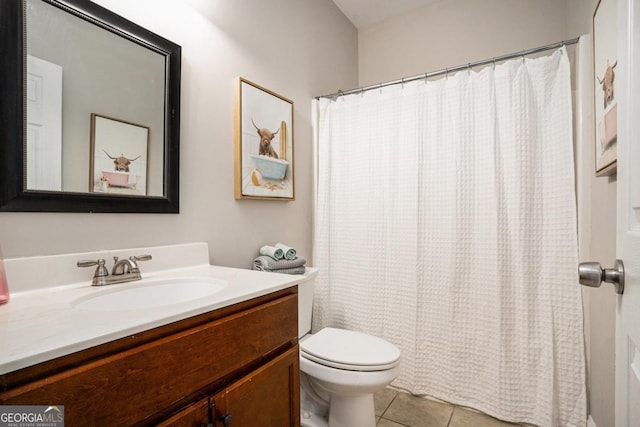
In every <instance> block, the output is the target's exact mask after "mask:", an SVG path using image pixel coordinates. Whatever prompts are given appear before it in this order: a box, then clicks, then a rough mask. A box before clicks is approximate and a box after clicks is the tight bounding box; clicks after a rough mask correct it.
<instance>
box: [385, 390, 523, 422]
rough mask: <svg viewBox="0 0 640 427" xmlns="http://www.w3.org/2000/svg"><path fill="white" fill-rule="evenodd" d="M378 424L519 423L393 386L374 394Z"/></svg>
mask: <svg viewBox="0 0 640 427" xmlns="http://www.w3.org/2000/svg"><path fill="white" fill-rule="evenodd" d="M374 397H375V407H376V419H377V420H378V422H377V427H508V426H512V427H513V426H518V424H511V423H507V422H504V421H500V420H498V419H495V418H493V417H490V416H488V415H485V414H482V413H479V412H475V411H471V410H468V409H465V408H463V407H460V406H454V405H450V404H448V403H442V402H436V401H434V400H429V399H425V398H422V397H416V396H412V395H410V394H408V393H405V392H402V391H397V390H394V389H392V388H385V389H384V390H382V391H380V392H378V393H376V394H375V396H374Z"/></svg>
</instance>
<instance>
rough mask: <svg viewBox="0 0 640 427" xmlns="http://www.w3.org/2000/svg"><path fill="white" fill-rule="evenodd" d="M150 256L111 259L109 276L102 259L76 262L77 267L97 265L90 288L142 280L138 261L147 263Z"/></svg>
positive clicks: (115, 257)
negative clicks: (111, 265) (111, 266)
mask: <svg viewBox="0 0 640 427" xmlns="http://www.w3.org/2000/svg"><path fill="white" fill-rule="evenodd" d="M150 259H151V255H138V256H130V257H129V258H123V259H119V258H118V257H117V256H114V257H113V268H112V269H111V275H109V270H107V267H106V265H105V263H106V262H105V260H104V259H99V260H95V261H94V260H91V259H88V260H82V261H78V262H77V264H76V265H77V266H78V267H91V266H94V265H97V268H96V271H95V273H94V274H93V280H92V281H91V285H92V286H104V285H112V284H114V283H124V282H132V281H134V280H140V279H142V275H141V274H140V267H139V266H138V261H149V260H150Z"/></svg>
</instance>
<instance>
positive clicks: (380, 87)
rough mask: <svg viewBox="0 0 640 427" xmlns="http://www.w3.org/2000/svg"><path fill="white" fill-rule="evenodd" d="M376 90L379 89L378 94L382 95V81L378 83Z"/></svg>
mask: <svg viewBox="0 0 640 427" xmlns="http://www.w3.org/2000/svg"><path fill="white" fill-rule="evenodd" d="M378 90H379V91H380V95H382V83H380V84H379V85H378Z"/></svg>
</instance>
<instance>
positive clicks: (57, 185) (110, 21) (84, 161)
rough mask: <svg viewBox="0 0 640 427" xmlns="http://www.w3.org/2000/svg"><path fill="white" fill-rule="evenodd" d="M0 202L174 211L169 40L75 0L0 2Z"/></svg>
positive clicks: (175, 154) (176, 57)
mask: <svg viewBox="0 0 640 427" xmlns="http://www.w3.org/2000/svg"><path fill="white" fill-rule="evenodd" d="M0 58H2V59H1V60H2V67H0V94H2V95H1V96H0V138H1V139H0V211H14V212H122V213H124V212H148V213H178V211H179V162H180V159H179V154H180V153H179V147H180V143H179V138H180V70H181V48H180V46H179V45H177V44H175V43H173V42H171V41H169V40H166V39H165V38H163V37H161V36H159V35H157V34H154V33H152V32H151V31H148V30H146V29H144V28H142V27H141V26H139V25H137V24H134V23H133V22H130V21H128V20H127V19H125V18H123V17H121V16H119V15H117V14H115V13H113V12H111V11H109V10H107V9H105V8H103V7H101V6H99V5H97V4H95V3H92V2H90V1H86V0H0Z"/></svg>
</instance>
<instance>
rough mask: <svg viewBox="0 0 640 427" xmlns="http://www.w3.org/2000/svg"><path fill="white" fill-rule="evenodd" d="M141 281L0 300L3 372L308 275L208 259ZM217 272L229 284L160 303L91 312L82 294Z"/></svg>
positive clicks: (34, 292)
mask: <svg viewBox="0 0 640 427" xmlns="http://www.w3.org/2000/svg"><path fill="white" fill-rule="evenodd" d="M142 270H143V277H144V278H143V279H142V280H141V281H136V282H128V283H121V284H114V285H108V286H103V287H96V286H90V284H89V283H88V282H87V281H84V282H83V283H75V284H69V285H62V286H56V287H50V288H41V289H34V290H28V291H23V292H18V293H16V294H15V295H14V294H12V295H11V299H10V301H9V302H8V303H7V304H3V305H0V374H5V373H8V372H12V371H15V370H18V369H22V368H25V367H28V366H32V365H35V364H37V363H40V362H44V361H47V360H51V359H54V358H56V357H60V356H64V355H67V354H71V353H74V352H76V351H80V350H84V349H87V348H90V347H93V346H96V345H100V344H104V343H106V342H109V341H113V340H116V339H119V338H123V337H126V336H130V335H133V334H136V333H140V332H142V331H145V330H148V329H151V328H155V327H158V326H162V325H166V324H169V323H172V322H176V321H179V320H182V319H186V318H189V317H192V316H196V315H198V314H202V313H206V312H209V311H212V310H215V309H218V308H222V307H226V306H229V305H232V304H235V303H238V302H242V301H246V300H249V299H251V298H254V297H258V296H261V295H266V294H268V293H271V292H275V291H278V290H281V289H285V288H288V287H290V286H293V285H295V284H298V283H300V282H302V281H304V280H305V279H306V277H305V276H300V275H287V274H277V273H266V272H259V271H253V270H243V269H237V268H227V267H218V266H212V265H208V264H202V265H196V266H190V267H184V268H176V269H171V270H159V271H153V272H150V273H147V274H145V272H144V268H143V267H142ZM194 276H197V277H212V278H216V279H221V280H224V281H226V282H227V286H226V287H225V288H224V289H222V290H221V291H218V292H217V293H214V294H212V295H209V296H206V297H203V298H200V299H197V300H194V301H188V302H183V303H177V304H171V305H167V306H163V307H160V308H147V309H141V310H135V311H134V310H128V311H109V312H100V311H87V310H82V309H79V308H77V307H74V306H73V305H72V303H73V302H74V301H77V300H78V299H86V298H87V297H91V296H93V295H96V294H99V293H103V292H111V291H113V289H114V287H127V286H140V285H144V284H145V283H148V282H149V281H153V280H157V279H160V278H162V279H164V278H172V277H194Z"/></svg>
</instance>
